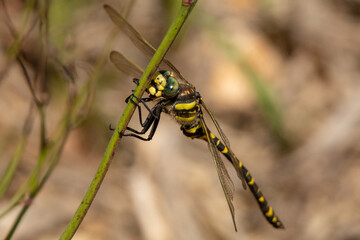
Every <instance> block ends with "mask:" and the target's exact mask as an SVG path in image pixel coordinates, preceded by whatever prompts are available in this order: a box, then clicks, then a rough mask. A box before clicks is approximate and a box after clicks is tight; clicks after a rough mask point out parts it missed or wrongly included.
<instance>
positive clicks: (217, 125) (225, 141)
mask: <svg viewBox="0 0 360 240" xmlns="http://www.w3.org/2000/svg"><path fill="white" fill-rule="evenodd" d="M200 104H201V106H202V107H203V108H204V109H205V110H206V112H207V113H208V114H209V116H210V118H211V120H212V121H213V123H214V125H215V127H216V130H217V131H218V133H219V134H220V137H221V139H222V141H223V142H224V144H225V146H226V148H227V149H228V150H229V153H230V156H231V159H232V163H233V165H234V168H235V170H236V173H237V175H238V177H239V178H240V179H241V182H242V185H243V188H244V189H246V186H247V185H246V181H245V176H244V173H243V172H242V171H241V169H240V165H239V160H238V159H237V158H236V156H235V154H234V153H233V151H232V150H231V148H230V142H229V140H228V139H227V137H226V136H225V134H224V132H223V130H222V129H221V127H220V125H219V123H218V122H217V121H216V119H215V117H214V115H213V114H212V113H211V111H210V109H209V108H208V107H207V106H206V105H205V103H204V100H203V99H202V98H201V101H200Z"/></svg>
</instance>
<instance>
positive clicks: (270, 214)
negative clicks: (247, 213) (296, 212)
mask: <svg viewBox="0 0 360 240" xmlns="http://www.w3.org/2000/svg"><path fill="white" fill-rule="evenodd" d="M182 131H183V133H184V134H185V136H187V137H189V138H200V139H204V140H206V135H205V133H204V132H203V129H202V125H201V123H199V124H198V125H196V126H194V127H191V128H183V127H182ZM208 132H209V133H210V134H209V135H210V137H211V138H212V139H213V142H214V143H215V144H216V147H217V149H218V150H219V151H220V152H221V153H222V154H223V155H224V156H225V157H226V158H227V159H228V160H229V161H230V162H232V163H233V162H238V167H239V168H240V170H241V172H242V173H243V175H244V177H245V181H246V183H247V185H248V186H249V188H250V191H251V192H252V194H253V195H254V197H255V199H256V201H257V202H258V204H259V206H260V209H261V211H262V213H263V214H264V216H265V218H266V219H267V221H268V222H269V223H270V224H271V225H273V226H274V227H275V228H284V225H283V224H282V222H281V221H280V219H279V218H278V217H277V216H276V214H275V212H274V210H273V208H272V207H271V206H269V204H268V202H267V201H266V199H265V197H264V195H263V194H262V192H261V191H260V188H259V186H258V185H257V184H256V182H255V180H254V178H253V177H252V176H251V175H250V173H249V171H248V170H247V169H246V168H245V167H244V165H243V164H242V163H241V162H240V161H239V160H237V159H236V160H234V161H233V159H232V155H231V154H230V152H229V150H228V149H227V147H226V146H225V145H224V144H223V143H222V142H221V141H220V140H219V139H218V138H217V137H216V136H215V135H214V134H213V133H211V132H210V130H208Z"/></svg>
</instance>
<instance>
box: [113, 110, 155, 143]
mask: <svg viewBox="0 0 360 240" xmlns="http://www.w3.org/2000/svg"><path fill="white" fill-rule="evenodd" d="M161 111H162V106H161V105H160V104H157V105H155V107H154V108H153V109H151V112H150V113H149V115H148V116H147V118H146V120H145V122H144V123H141V122H140V123H141V125H142V127H143V129H141V131H138V130H135V129H133V128H131V127H127V128H126V130H128V131H130V132H132V133H129V134H121V133H120V132H119V134H121V135H122V136H130V137H136V138H138V139H140V140H143V141H150V140H151V139H152V138H153V136H154V134H155V131H156V129H157V126H158V124H159V121H160V115H161ZM150 127H151V130H150V133H149V135H148V137H147V138H144V137H141V136H139V135H141V134H145V133H146V132H147V131H148V130H149V129H150Z"/></svg>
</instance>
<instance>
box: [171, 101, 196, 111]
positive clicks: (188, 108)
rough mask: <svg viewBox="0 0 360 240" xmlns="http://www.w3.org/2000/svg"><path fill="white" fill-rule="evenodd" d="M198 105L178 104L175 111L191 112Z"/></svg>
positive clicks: (192, 103)
mask: <svg viewBox="0 0 360 240" xmlns="http://www.w3.org/2000/svg"><path fill="white" fill-rule="evenodd" d="M195 105H196V101H193V102H190V103H178V104H176V105H175V110H190V109H193V108H194V107H195Z"/></svg>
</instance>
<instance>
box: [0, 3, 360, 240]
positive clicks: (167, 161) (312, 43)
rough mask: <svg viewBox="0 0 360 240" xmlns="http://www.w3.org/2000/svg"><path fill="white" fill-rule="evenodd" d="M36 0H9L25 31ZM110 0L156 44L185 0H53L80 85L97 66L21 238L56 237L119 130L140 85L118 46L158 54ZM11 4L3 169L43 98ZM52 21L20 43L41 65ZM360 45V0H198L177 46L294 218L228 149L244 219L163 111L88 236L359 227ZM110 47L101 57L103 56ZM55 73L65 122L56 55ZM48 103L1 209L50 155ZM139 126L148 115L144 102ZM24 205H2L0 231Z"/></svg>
mask: <svg viewBox="0 0 360 240" xmlns="http://www.w3.org/2000/svg"><path fill="white" fill-rule="evenodd" d="M29 2H31V1H20V0H12V1H4V3H5V5H6V7H7V11H8V13H9V15H10V17H11V20H12V21H13V24H14V26H15V27H16V30H17V31H18V32H19V33H21V32H23V33H24V32H27V31H28V29H30V28H31V23H32V21H33V19H35V18H36V13H31V14H30V15H29V19H28V20H24V19H25V14H24V12H25V9H26V4H29ZM104 3H107V4H110V5H111V6H113V7H114V8H116V9H117V10H118V11H120V12H123V13H126V12H127V11H128V20H129V22H130V23H131V24H132V25H133V26H134V27H135V28H136V29H137V30H138V31H139V32H140V33H142V34H143V35H144V37H145V38H146V39H148V41H149V42H151V43H152V44H153V45H154V46H158V44H159V43H160V41H161V39H162V37H163V36H164V34H165V33H166V30H167V28H168V26H169V25H170V23H171V20H172V19H173V18H174V15H175V13H176V12H177V10H178V8H179V1H165V0H163V1H160V0H159V1H146V0H136V1H133V2H132V1H100V0H99V1H60V0H54V1H51V2H50V12H49V18H48V21H49V22H48V25H49V29H48V30H49V42H50V44H49V46H48V47H49V51H48V54H49V55H51V56H52V57H53V56H56V57H57V58H58V59H61V62H62V63H63V64H64V65H66V66H68V65H71V66H75V67H74V69H76V68H77V72H78V73H77V75H76V78H75V81H76V84H78V83H79V82H80V83H81V81H86V79H88V78H89V77H90V76H92V70H94V69H95V70H96V71H97V79H98V80H97V83H96V85H95V92H94V98H93V100H92V102H91V108H90V111H89V112H88V114H87V115H86V119H85V121H84V122H83V124H81V125H80V126H79V127H78V128H76V129H74V130H73V131H71V132H70V135H69V136H68V138H67V140H66V145H65V147H64V150H63V152H62V154H61V158H60V161H59V163H58V165H57V166H56V168H55V170H54V172H53V174H52V175H51V177H50V178H49V180H48V181H47V182H46V184H45V185H44V187H43V189H42V190H41V192H40V193H39V194H38V195H37V197H36V199H35V200H34V202H33V203H32V205H31V207H30V209H29V211H28V212H27V213H26V215H25V217H24V219H23V220H22V222H21V223H20V225H19V227H18V229H17V231H16V232H15V235H14V238H13V239H57V238H58V237H59V236H60V235H61V233H62V232H63V231H64V229H65V227H66V225H67V223H68V222H69V221H70V219H71V217H72V216H73V214H74V212H75V210H76V209H77V207H78V205H79V203H80V201H81V200H82V197H83V195H84V194H85V192H86V190H87V188H88V186H89V184H90V181H91V179H92V177H93V176H94V174H95V171H96V169H97V166H98V164H99V163H100V161H101V159H102V156H103V153H104V151H105V148H106V146H107V142H108V140H109V139H110V136H111V134H112V132H111V131H110V130H109V129H108V125H109V124H110V123H111V124H112V125H113V126H115V124H116V123H117V121H118V120H119V118H120V116H121V114H122V111H123V109H124V108H125V102H124V99H125V98H126V97H127V96H128V95H129V94H130V93H131V90H132V89H134V87H135V86H134V84H133V83H132V80H131V79H132V78H131V76H126V75H123V74H122V73H120V72H119V71H118V70H117V69H116V68H115V67H114V66H113V65H112V64H111V63H110V61H109V60H108V58H107V56H108V54H109V52H110V50H111V49H116V50H118V51H120V52H123V53H124V54H125V55H126V56H128V57H129V58H130V59H132V60H133V61H134V62H137V63H139V64H140V65H141V66H142V67H145V66H146V63H147V60H146V58H144V57H143V55H142V54H141V53H140V52H139V51H137V50H136V48H135V46H134V45H133V44H131V42H130V41H128V40H127V39H126V37H124V36H122V33H121V32H120V33H119V34H118V35H116V36H115V37H114V36H113V35H114V34H113V33H114V31H115V32H116V27H115V26H114V24H113V23H112V22H111V21H110V20H109V18H108V16H107V15H106V13H105V11H104V10H103V7H102V6H103V4H104ZM0 8H1V9H0V10H1V11H0V14H1V21H0V36H1V37H0V46H1V55H0V71H1V79H0V111H1V117H0V132H1V138H0V153H1V154H0V174H2V173H3V172H4V171H5V168H6V166H7V163H8V162H9V161H10V158H11V156H12V155H13V153H14V151H15V146H16V144H17V142H18V141H19V138H20V136H21V130H22V128H23V125H24V121H25V119H26V116H27V114H28V111H29V105H30V103H31V102H32V101H33V99H32V97H31V94H30V91H29V88H28V86H27V84H26V81H25V77H24V74H23V72H22V71H21V68H20V66H19V64H17V62H16V61H15V60H11V59H10V57H9V46H10V45H11V43H12V42H13V37H12V35H11V34H10V32H9V28H8V26H7V24H6V16H5V13H4V9H3V5H2V6H1V7H0ZM24 21H25V23H27V25H25V26H23V25H22V23H23V22H24ZM37 24H38V23H37ZM40 35H41V34H40V33H39V30H38V27H37V25H35V27H34V29H33V30H32V31H31V33H30V34H29V35H28V36H26V38H25V40H24V43H23V44H22V46H21V49H22V50H23V51H24V53H25V54H26V56H27V61H26V67H27V68H28V71H29V72H30V75H31V76H30V77H31V78H32V79H33V78H36V73H37V72H39V71H40V70H39V53H40V52H41V51H42V41H41V38H39V36H40ZM109 39H110V40H109ZM229 46H230V47H229ZM359 46H360V1H359V0H309V1H303V0H276V1H275V0H226V1H216V0H208V1H204V0H199V2H198V4H197V6H196V7H195V9H194V11H193V12H192V14H191V15H190V18H189V20H188V21H187V23H186V25H185V27H184V29H183V31H182V33H181V34H180V36H179V38H178V39H177V40H176V42H175V44H174V45H173V46H172V48H171V50H170V52H169V53H168V55H167V57H168V59H170V60H171V61H172V62H173V63H174V65H176V66H177V68H178V69H179V70H180V71H181V72H182V74H183V75H184V76H185V77H186V78H187V79H188V80H189V81H190V82H191V83H193V84H194V85H195V86H196V89H197V90H198V91H199V92H200V93H201V94H202V96H203V98H204V100H205V102H206V103H207V105H208V106H209V107H210V109H211V110H212V112H213V114H214V115H215V117H216V119H217V120H218V122H219V123H220V125H221V126H222V128H223V130H224V132H225V133H226V135H227V137H228V139H229V140H230V143H231V147H232V149H233V151H234V152H235V154H236V155H237V156H238V158H239V159H241V161H242V162H243V163H244V164H245V166H247V168H248V169H249V170H250V172H251V173H252V175H253V176H254V178H255V180H256V181H257V182H258V184H259V185H260V187H261V189H262V191H263V193H264V195H265V197H266V198H267V199H268V201H269V202H270V204H271V205H272V206H273V208H274V209H275V211H276V213H277V214H278V216H279V217H280V218H281V220H282V221H283V223H284V225H285V227H286V229H285V230H276V229H273V228H272V226H271V225H269V224H268V223H267V222H266V220H265V219H264V217H263V216H262V214H261V212H260V210H259V209H258V206H257V203H256V201H255V200H254V199H253V197H252V196H251V193H250V192H249V190H246V191H244V190H243V189H242V186H241V183H240V181H239V180H238V179H237V177H236V174H235V172H234V171H233V169H232V167H231V166H230V164H228V163H227V162H226V163H225V164H226V165H227V167H228V169H229V173H230V175H231V177H232V179H233V180H234V183H235V187H236V193H235V198H234V205H235V212H236V220H237V227H238V232H237V233H236V232H234V228H233V226H232V222H231V215H230V213H229V211H228V206H227V204H226V201H225V198H224V195H223V192H222V189H221V186H220V184H219V180H218V177H217V174H216V170H215V167H214V164H213V161H212V159H211V155H210V152H209V151H208V147H207V146H206V144H205V143H204V142H202V141H197V140H189V139H187V138H185V137H184V136H183V135H182V133H181V131H179V126H178V125H177V124H176V123H175V121H173V120H172V119H171V118H170V117H169V116H166V115H163V116H162V119H161V121H160V124H159V127H158V130H157V132H156V134H155V136H154V139H153V140H152V141H151V142H142V141H139V140H137V139H132V138H123V139H122V140H121V143H120V144H119V147H118V149H117V152H116V155H115V158H114V160H113V162H112V164H111V166H110V169H109V171H108V173H107V176H106V178H105V181H104V182H103V184H102V186H101V188H100V190H99V193H98V195H97V197H96V199H95V201H94V202H93V204H92V207H91V208H90V210H89V212H88V214H87V216H86V218H85V220H84V221H83V223H82V225H81V226H80V228H79V230H78V232H77V233H76V235H75V237H74V239H154V240H155V239H156V240H162V239H164V240H165V239H344V240H355V239H360V209H359V204H360V183H359V182H360V162H359V155H360V148H359V142H360V132H359V124H360V98H359V93H360V47H359ZM104 56H105V57H106V58H105V59H106V62H105V63H104V64H103V65H102V66H101V68H96V67H94V65H95V63H96V61H97V60H98V59H99V58H100V57H104ZM49 64H50V63H49ZM40 66H41V65H40ZM74 71H75V70H74ZM55 72H56V71H55ZM47 74H48V75H47V78H46V83H45V86H46V93H47V96H48V104H47V105H46V112H45V113H46V116H47V121H46V127H47V129H48V134H49V136H51V135H52V134H54V128H55V126H56V124H57V123H58V122H59V120H60V116H61V114H62V112H63V111H64V109H65V107H64V106H65V105H66V102H65V101H64V99H65V98H64V95H66V91H67V90H66V84H64V80H61V77H58V76H57V74H53V75H52V71H51V70H50V69H49V70H48V72H47ZM38 115H39V114H38V112H37V111H36V110H34V114H33V116H34V123H33V127H32V130H31V134H30V136H29V139H28V142H27V146H26V149H25V152H24V154H23V156H22V158H21V161H20V164H19V167H18V169H17V171H16V173H15V178H14V181H13V182H12V183H11V185H10V188H9V189H8V190H7V191H6V193H5V195H4V197H3V199H1V202H0V208H1V207H4V206H6V204H7V203H8V202H9V201H10V199H11V198H12V196H13V194H15V193H16V191H17V189H19V188H20V186H21V185H22V184H23V182H24V181H26V178H27V177H28V175H29V173H30V172H32V171H33V169H34V167H35V166H36V162H37V158H38V155H39V144H40V143H39V142H40V140H39V139H40V137H39V132H40V129H39V117H38ZM207 120H208V122H210V121H209V119H207ZM130 126H133V127H137V128H139V125H138V120H137V114H135V115H134V118H133V119H132V121H131V123H130ZM22 204H23V202H22ZM20 206H21V204H20V205H19V206H18V207H17V208H15V209H14V210H13V211H11V212H10V213H9V214H7V215H5V216H4V217H2V218H1V219H0V238H3V237H4V236H5V235H6V234H7V232H8V231H9V229H10V227H11V226H12V224H13V221H14V220H15V218H16V216H17V214H18V212H19V210H20Z"/></svg>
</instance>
